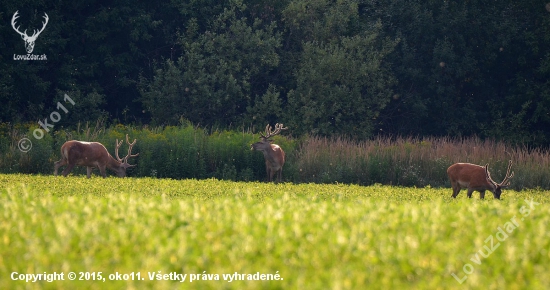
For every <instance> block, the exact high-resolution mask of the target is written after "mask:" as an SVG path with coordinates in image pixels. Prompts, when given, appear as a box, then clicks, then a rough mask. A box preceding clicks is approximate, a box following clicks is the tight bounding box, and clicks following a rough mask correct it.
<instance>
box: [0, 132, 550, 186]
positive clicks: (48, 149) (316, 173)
mask: <svg viewBox="0 0 550 290" xmlns="http://www.w3.org/2000/svg"><path fill="white" fill-rule="evenodd" d="M4 127H5V128H4V129H3V130H0V133H2V134H1V135H0V141H2V142H1V143H0V144H1V146H0V172H2V173H33V174H36V173H39V174H52V171H53V162H55V161H57V160H59V158H60V154H59V148H60V147H61V145H62V144H63V143H64V142H65V141H67V140H71V139H76V140H84V141H98V142H101V143H102V144H104V145H105V146H106V147H107V149H108V150H109V152H111V154H114V143H115V140H116V139H119V140H120V139H123V138H124V136H125V135H126V134H128V135H129V136H130V138H132V139H134V138H136V139H137V140H138V141H137V145H136V146H135V147H134V152H139V153H140V155H139V157H138V158H135V159H134V160H131V161H130V163H133V164H138V166H137V167H136V168H134V169H131V170H129V172H128V174H129V175H130V176H134V177H153V178H173V179H185V178H197V179H205V178H212V177H214V178H217V179H224V180H233V181H263V180H265V179H266V177H265V165H264V161H263V156H262V154H261V153H260V152H254V151H250V144H252V143H254V142H256V141H257V140H259V138H258V137H259V134H258V133H259V132H252V131H251V130H239V131H231V130H229V131H228V130H214V129H211V130H207V129H204V128H199V127H194V126H192V125H190V124H182V125H181V126H177V127H158V128H149V127H146V126H145V127H139V128H138V127H133V126H123V125H116V126H111V127H105V126H103V125H102V124H100V123H98V124H96V125H95V126H91V125H86V126H82V128H80V127H79V128H77V129H76V130H74V131H67V130H58V131H56V132H55V133H53V134H50V135H47V134H46V135H45V136H44V137H43V138H42V139H40V140H35V139H33V138H34V137H33V135H32V132H33V131H34V129H35V128H34V127H30V128H20V127H15V126H11V127H9V128H7V127H6V125H5V124H4ZM0 129H2V128H0ZM291 134H292V133H291V130H290V129H289V130H288V132H287V131H284V136H276V138H275V143H277V144H279V145H280V146H281V147H282V148H283V149H284V150H285V152H286V155H287V162H286V164H285V167H284V170H283V180H285V181H289V182H294V183H309V182H314V183H347V184H359V185H372V184H375V183H381V184H387V185H400V186H417V187H423V186H427V185H430V186H432V187H441V186H444V187H448V186H449V181H448V177H447V174H446V170H447V168H448V167H449V166H450V165H451V164H453V163H455V162H470V163H475V164H480V165H485V164H487V163H489V169H490V171H491V174H492V177H493V178H494V179H495V180H496V181H500V180H502V178H503V177H504V173H505V170H506V166H507V163H508V160H512V161H513V170H514V171H515V176H514V178H513V179H512V183H511V187H512V188H514V189H517V190H520V189H524V188H543V189H550V179H549V178H547V177H548V176H550V154H549V152H548V151H547V150H543V149H540V148H526V147H519V146H511V145H508V144H505V143H502V142H496V141H492V140H480V139H477V138H466V139H456V138H430V137H426V138H382V137H380V138H375V139H372V140H364V141H354V140H349V139H344V138H323V137H315V136H309V137H308V136H305V137H301V138H292V137H291ZM24 137H27V138H29V139H30V141H32V149H30V150H29V151H28V152H22V151H21V150H19V148H18V145H19V141H20V140H21V139H22V138H24ZM124 148H126V147H124V146H123V149H122V150H123V152H124V150H125V149H124ZM74 172H75V173H76V174H82V173H84V172H85V170H84V169H77V170H75V171H74Z"/></svg>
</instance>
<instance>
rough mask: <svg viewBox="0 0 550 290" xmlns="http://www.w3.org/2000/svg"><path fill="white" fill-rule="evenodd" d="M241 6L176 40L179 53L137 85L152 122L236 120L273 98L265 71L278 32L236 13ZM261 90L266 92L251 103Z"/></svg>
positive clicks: (274, 61)
mask: <svg viewBox="0 0 550 290" xmlns="http://www.w3.org/2000/svg"><path fill="white" fill-rule="evenodd" d="M244 9H245V6H244V5H234V6H232V7H231V8H230V9H226V10H225V11H224V12H223V13H221V14H220V15H218V16H217V17H216V19H215V20H214V21H213V23H212V25H211V26H210V27H209V29H208V30H207V31H205V32H204V33H202V34H199V35H198V36H197V37H196V38H195V39H193V40H192V41H189V42H184V43H183V44H182V45H183V47H184V49H185V52H184V55H183V56H181V57H180V58H179V59H178V61H177V62H176V63H174V62H171V61H170V60H168V61H166V62H165V63H164V64H163V66H162V68H160V69H157V70H156V72H155V76H154V80H153V82H152V83H150V84H147V85H146V86H144V87H143V90H142V96H143V97H142V101H143V103H144V105H145V107H146V109H147V110H148V111H150V112H151V115H152V117H153V120H154V121H155V122H157V123H174V122H176V121H177V120H178V119H180V118H181V117H184V118H186V119H188V120H190V121H192V122H195V123H201V124H216V125H228V124H232V123H237V124H239V123H242V122H243V121H245V120H246V118H245V117H246V115H245V113H246V112H247V108H248V107H250V109H249V110H251V111H253V112H255V114H262V111H260V110H258V108H261V107H262V106H263V103H266V102H267V104H268V105H271V103H272V102H275V103H277V100H276V99H277V94H276V92H273V89H271V91H268V88H269V72H270V71H271V70H272V69H273V68H274V67H276V66H277V65H278V63H279V56H278V54H277V52H276V49H277V48H278V47H279V46H280V42H281V37H280V34H279V33H275V32H274V29H275V27H276V26H275V25H274V24H267V25H264V24H263V23H262V22H261V21H260V20H259V19H254V20H249V19H247V18H246V17H238V16H237V14H242V11H243V10H244ZM263 94H268V95H267V96H266V97H265V98H262V97H260V98H259V101H260V103H259V104H258V105H255V104H254V101H255V100H256V98H257V96H258V95H263ZM274 96H275V100H273V97H274ZM255 108H256V109H255ZM279 110H280V108H279ZM263 114H265V113H263ZM258 117H262V118H263V117H264V115H261V116H258ZM252 118H254V116H252Z"/></svg>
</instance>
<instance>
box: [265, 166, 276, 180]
mask: <svg viewBox="0 0 550 290" xmlns="http://www.w3.org/2000/svg"><path fill="white" fill-rule="evenodd" d="M267 174H268V181H269V182H271V181H273V175H275V171H273V169H272V168H271V167H270V168H269V170H268V173H267Z"/></svg>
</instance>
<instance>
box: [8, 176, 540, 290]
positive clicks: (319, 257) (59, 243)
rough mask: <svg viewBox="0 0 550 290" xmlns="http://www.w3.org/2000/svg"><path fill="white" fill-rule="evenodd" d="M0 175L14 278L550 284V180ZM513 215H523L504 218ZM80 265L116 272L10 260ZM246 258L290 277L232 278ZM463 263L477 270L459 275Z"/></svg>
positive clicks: (90, 284) (96, 284) (351, 285)
mask: <svg viewBox="0 0 550 290" xmlns="http://www.w3.org/2000/svg"><path fill="white" fill-rule="evenodd" d="M0 188H1V190H0V214H1V215H2V219H1V222H0V245H1V247H0V276H1V277H3V278H2V279H0V288H2V289H26V288H30V289H69V288H71V289H75V288H79V289H83V288H86V289H121V288H136V289H139V288H149V289H166V288H171V289H176V288H177V289H199V288H200V289H259V288H261V289H358V288H362V287H364V286H365V285H368V286H369V288H373V289H381V288H385V289H395V288H402V289H404V288H407V289H410V288H415V289H428V288H430V289H435V288H445V289H464V288H465V287H466V288H471V289H476V288H480V287H483V288H486V289H503V288H507V289H544V288H545V287H546V286H547V285H549V283H550V280H549V279H550V278H549V276H548V275H546V274H545V273H546V272H547V267H546V266H547V261H548V259H549V258H550V252H548V249H550V236H549V232H550V231H549V230H548V225H549V224H550V220H549V216H548V214H547V213H548V211H549V210H550V208H549V205H548V204H549V203H550V198H549V194H548V192H546V191H541V190H525V191H513V190H508V191H505V192H504V194H503V200H502V201H496V200H494V199H493V198H492V197H489V198H487V199H486V200H479V195H477V194H474V198H472V199H467V198H466V196H465V194H462V195H459V197H458V198H457V199H456V200H454V199H451V198H450V195H451V191H450V189H434V188H429V187H428V188H403V187H390V186H381V185H373V186H368V187H362V186H356V185H342V184H335V185H318V184H299V185H293V184H288V183H281V184H267V183H257V182H248V183H245V182H231V181H221V180H215V179H208V180H171V179H152V178H125V179H120V178H107V179H103V178H98V177H93V178H92V179H86V178H85V177H82V176H80V177H69V178H61V177H58V178H54V177H52V176H40V175H19V174H11V175H0ZM526 200H527V201H529V203H528V202H526ZM531 200H533V201H535V202H536V203H531ZM530 205H532V207H530ZM511 220H513V221H516V222H517V226H515V228H512V227H510V225H511V224H510V223H509V224H507V226H508V227H507V226H506V223H507V222H510V221H511ZM499 228H500V229H502V230H504V231H506V230H508V231H507V232H505V233H506V235H507V236H506V237H505V236H504V235H503V234H502V233H500V232H499ZM490 236H492V237H493V240H492V241H493V242H494V245H491V244H490V243H489V242H488V240H487V239H488V238H489V237H490ZM499 238H500V240H499ZM497 243H498V246H497ZM484 247H488V248H489V249H491V247H496V248H495V249H494V251H490V252H488V251H487V250H486V249H485V248H484ZM479 251H482V252H481V253H483V254H488V255H485V256H486V257H484V256H482V255H481V253H479ZM476 254H477V257H476ZM474 261H477V262H478V263H476V262H474ZM463 269H466V271H468V272H470V271H472V272H471V273H470V274H467V273H465V272H464V270H463ZM70 271H73V272H76V273H78V272H102V277H103V278H106V281H105V282H103V281H63V282H51V283H48V282H44V281H42V282H35V283H30V282H29V283H25V282H22V281H12V280H11V279H10V275H11V274H12V272H18V273H30V274H39V273H44V272H47V273H53V272H58V273H59V272H64V273H65V279H66V280H67V278H66V277H67V276H66V275H68V272H70ZM159 271H160V273H162V274H169V273H171V272H176V273H179V274H201V275H202V274H203V273H207V274H211V275H213V274H218V275H219V281H216V280H213V281H193V282H189V281H188V280H187V281H186V282H183V283H180V282H175V281H156V280H155V281H150V279H149V277H148V274H149V272H151V273H152V272H155V274H157V273H159ZM117 272H118V273H121V274H130V273H132V272H134V275H135V273H137V272H139V273H140V277H142V278H144V279H145V280H142V281H109V279H108V278H109V274H113V273H117ZM235 272H237V273H241V274H243V273H245V274H249V273H250V274H255V273H257V272H260V273H264V274H276V273H278V274H279V275H280V277H282V278H283V279H282V280H272V281H233V282H228V281H224V280H223V276H222V274H224V273H225V274H234V273H235ZM453 273H454V274H455V275H456V276H457V277H458V278H459V279H464V277H467V279H465V280H464V281H463V284H460V283H459V282H458V281H457V279H455V278H454V277H453V276H452V274H453ZM211 277H213V276H211ZM188 279H189V276H188Z"/></svg>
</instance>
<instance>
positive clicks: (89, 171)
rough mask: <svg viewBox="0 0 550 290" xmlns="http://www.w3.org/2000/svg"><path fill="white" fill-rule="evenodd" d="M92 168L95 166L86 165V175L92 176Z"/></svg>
mask: <svg viewBox="0 0 550 290" xmlns="http://www.w3.org/2000/svg"><path fill="white" fill-rule="evenodd" d="M92 169H94V168H93V167H90V166H88V167H86V176H87V177H88V178H90V177H91V176H92Z"/></svg>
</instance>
